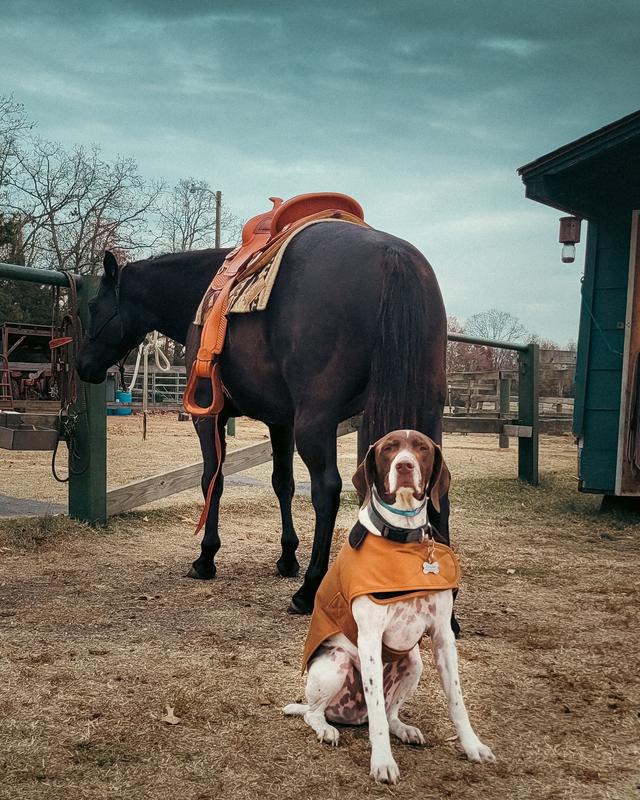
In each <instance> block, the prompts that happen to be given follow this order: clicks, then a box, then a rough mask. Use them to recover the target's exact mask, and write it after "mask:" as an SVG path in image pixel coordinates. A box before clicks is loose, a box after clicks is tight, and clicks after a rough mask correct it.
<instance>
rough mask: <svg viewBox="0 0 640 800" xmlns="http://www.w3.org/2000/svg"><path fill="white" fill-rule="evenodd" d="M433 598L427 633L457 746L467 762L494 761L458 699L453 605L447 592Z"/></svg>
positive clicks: (460, 700)
mask: <svg viewBox="0 0 640 800" xmlns="http://www.w3.org/2000/svg"><path fill="white" fill-rule="evenodd" d="M437 597H438V600H437V602H436V614H435V619H434V624H433V626H432V627H430V629H429V635H430V636H431V643H432V647H433V657H434V659H435V662H436V668H437V670H438V674H439V675H440V681H441V683H442V688H443V690H444V693H445V696H446V698H447V705H448V709H449V717H450V719H451V721H452V722H453V724H454V725H455V728H456V731H457V733H458V738H459V740H460V744H461V745H462V749H463V750H464V752H465V753H466V756H467V758H468V759H469V761H478V762H486V761H495V760H496V759H495V756H494V755H493V753H492V752H491V749H490V748H489V747H487V745H486V744H483V743H482V742H481V741H480V739H478V737H477V736H476V733H475V731H474V730H473V728H472V727H471V722H470V721H469V715H468V714H467V709H466V708H465V705H464V700H463V699H462V690H461V688H460V675H459V672H458V653H457V651H456V640H455V636H454V633H453V631H452V630H451V625H450V618H451V606H452V604H453V598H452V595H451V592H440V593H438V595H437Z"/></svg>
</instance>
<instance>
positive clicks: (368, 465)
mask: <svg viewBox="0 0 640 800" xmlns="http://www.w3.org/2000/svg"><path fill="white" fill-rule="evenodd" d="M375 473H376V446H375V444H372V445H371V447H370V448H369V449H368V450H367V455H366V456H365V457H364V459H363V460H362V463H361V464H359V465H358V469H357V470H356V472H355V475H354V476H353V478H352V479H351V480H352V482H353V485H354V486H355V487H356V491H357V492H358V497H359V498H360V505H361V506H363V505H365V504H366V503H368V502H369V497H370V495H371V487H372V486H373V484H374V482H375V479H376V474H375Z"/></svg>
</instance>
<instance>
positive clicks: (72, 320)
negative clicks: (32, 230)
mask: <svg viewBox="0 0 640 800" xmlns="http://www.w3.org/2000/svg"><path fill="white" fill-rule="evenodd" d="M67 278H68V281H69V286H68V287H65V288H66V289H67V291H68V296H67V310H66V312H65V313H64V314H63V313H62V308H63V302H62V295H61V287H56V288H55V290H54V304H53V314H52V320H51V337H52V338H51V341H50V342H49V346H50V348H51V374H52V378H53V382H54V386H55V389H56V391H57V394H58V399H59V400H60V411H59V413H58V438H57V440H56V443H55V446H54V449H53V453H52V455H51V474H52V475H53V477H54V478H55V480H56V481H58V483H67V482H68V481H69V478H70V477H71V475H82V474H83V473H84V472H86V471H87V469H88V468H89V459H88V458H87V459H86V463H85V464H84V465H82V458H81V455H80V453H79V451H78V449H77V445H76V429H77V427H78V425H82V424H84V425H87V424H88V422H87V414H86V411H87V403H86V396H85V389H84V386H83V385H81V387H80V390H79V389H78V377H77V374H76V371H75V363H76V357H77V355H78V353H79V351H80V346H81V343H82V338H83V335H84V332H83V328H82V321H81V320H80V317H79V315H78V291H77V286H76V282H75V280H74V277H73V276H72V275H69V274H67ZM55 333H60V337H59V338H55ZM72 407H73V411H72V410H71V408H72ZM60 439H64V441H65V443H66V445H67V449H68V451H69V471H68V474H67V476H66V478H62V477H60V475H59V474H58V471H57V468H56V456H57V453H58V445H59V443H60Z"/></svg>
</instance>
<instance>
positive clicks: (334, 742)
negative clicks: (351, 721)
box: [315, 722, 340, 747]
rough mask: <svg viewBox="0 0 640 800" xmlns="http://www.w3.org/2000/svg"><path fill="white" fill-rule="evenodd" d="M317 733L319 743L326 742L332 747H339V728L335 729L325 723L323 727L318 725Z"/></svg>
mask: <svg viewBox="0 0 640 800" xmlns="http://www.w3.org/2000/svg"><path fill="white" fill-rule="evenodd" d="M315 731H316V736H317V737H318V741H319V742H326V743H327V744H330V745H331V746H332V747H337V746H338V739H339V738H340V733H339V731H338V729H337V728H334V727H333V725H329V723H328V722H325V723H324V724H322V725H318V726H317V727H316V729H315Z"/></svg>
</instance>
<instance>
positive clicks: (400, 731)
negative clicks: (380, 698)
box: [383, 645, 424, 744]
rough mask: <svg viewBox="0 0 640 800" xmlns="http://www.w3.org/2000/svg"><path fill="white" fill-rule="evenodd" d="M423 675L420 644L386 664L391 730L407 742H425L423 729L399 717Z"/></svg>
mask: <svg viewBox="0 0 640 800" xmlns="http://www.w3.org/2000/svg"><path fill="white" fill-rule="evenodd" d="M421 675H422V658H421V656H420V649H419V647H418V645H416V646H415V647H414V648H413V650H411V652H410V653H408V654H407V655H406V656H404V657H403V658H401V659H399V660H398V661H393V662H391V663H390V664H385V666H384V678H383V680H384V699H385V706H386V709H387V720H388V721H389V731H390V732H391V733H392V734H393V735H394V736H396V737H397V738H398V739H400V741H401V742H404V743H405V744H424V736H423V735H422V731H420V729H419V728H415V727H414V726H413V725H405V723H404V722H402V721H401V720H400V719H399V718H398V713H399V711H400V709H401V707H402V705H403V704H404V702H405V700H407V699H408V698H409V697H411V695H412V694H413V693H414V692H415V690H416V688H417V686H418V683H419V682H420V676H421Z"/></svg>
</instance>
